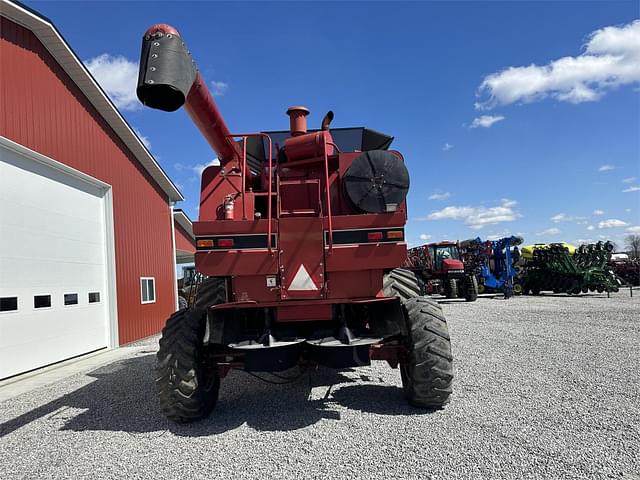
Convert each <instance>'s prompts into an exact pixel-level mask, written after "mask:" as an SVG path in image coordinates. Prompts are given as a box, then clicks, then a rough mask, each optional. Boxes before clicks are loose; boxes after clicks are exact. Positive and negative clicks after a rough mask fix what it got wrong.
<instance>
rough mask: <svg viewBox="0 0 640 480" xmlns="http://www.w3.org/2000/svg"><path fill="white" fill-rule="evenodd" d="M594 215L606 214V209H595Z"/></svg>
mask: <svg viewBox="0 0 640 480" xmlns="http://www.w3.org/2000/svg"><path fill="white" fill-rule="evenodd" d="M593 215H604V210H600V209H596V210H594V211H593Z"/></svg>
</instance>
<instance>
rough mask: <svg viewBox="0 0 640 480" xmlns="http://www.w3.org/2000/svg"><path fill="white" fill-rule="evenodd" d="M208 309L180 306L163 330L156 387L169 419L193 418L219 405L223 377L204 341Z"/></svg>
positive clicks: (199, 416) (178, 420) (183, 419)
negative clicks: (185, 308) (182, 308)
mask: <svg viewBox="0 0 640 480" xmlns="http://www.w3.org/2000/svg"><path fill="white" fill-rule="evenodd" d="M206 319H207V314H206V311H205V310H203V309H200V308H189V309H187V310H179V311H178V312H176V313H174V314H173V315H171V317H170V318H169V320H167V324H166V326H165V327H164V329H163V330H162V338H160V350H159V351H158V355H157V361H158V363H157V369H156V371H157V377H156V387H157V390H158V394H159V397H160V408H161V409H162V412H163V413H164V414H165V415H166V417H167V418H168V419H169V420H172V421H174V422H178V423H186V422H192V421H195V420H199V419H201V418H204V417H206V416H207V415H209V413H211V411H212V410H213V409H214V408H215V406H216V402H217V400H218V391H219V389H220V377H219V376H218V372H217V370H216V365H215V363H214V362H211V361H209V359H208V358H207V353H208V350H207V349H210V348H212V347H209V346H205V345H204V344H203V341H202V340H203V337H204V331H205V326H206Z"/></svg>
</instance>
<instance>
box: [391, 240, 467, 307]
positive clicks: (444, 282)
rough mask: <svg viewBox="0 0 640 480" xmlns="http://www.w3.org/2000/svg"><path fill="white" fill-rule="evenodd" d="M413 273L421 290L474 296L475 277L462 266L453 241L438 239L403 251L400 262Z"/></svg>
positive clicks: (431, 293)
mask: <svg viewBox="0 0 640 480" xmlns="http://www.w3.org/2000/svg"><path fill="white" fill-rule="evenodd" d="M404 266H405V267H406V268H407V269H408V270H410V271H412V272H414V273H415V275H416V276H417V277H418V279H419V280H420V282H421V286H422V288H423V291H424V293H426V294H428V295H433V294H440V295H445V296H446V297H447V298H464V299H465V300H466V301H467V302H473V301H475V300H476V299H477V298H478V278H477V276H476V272H475V271H474V270H473V269H469V268H465V267H467V265H466V264H465V263H464V262H463V261H462V259H461V255H460V249H459V248H458V244H457V243H455V242H440V243H430V244H428V245H422V246H420V247H414V248H411V249H409V250H408V251H407V261H406V262H405V265H404Z"/></svg>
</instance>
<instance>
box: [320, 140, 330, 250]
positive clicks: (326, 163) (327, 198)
mask: <svg viewBox="0 0 640 480" xmlns="http://www.w3.org/2000/svg"><path fill="white" fill-rule="evenodd" d="M322 143H323V149H322V151H323V152H324V183H325V186H324V189H325V194H326V195H325V203H326V204H327V226H328V227H329V253H332V252H333V224H332V221H331V193H330V192H329V155H327V137H326V136H325V135H322Z"/></svg>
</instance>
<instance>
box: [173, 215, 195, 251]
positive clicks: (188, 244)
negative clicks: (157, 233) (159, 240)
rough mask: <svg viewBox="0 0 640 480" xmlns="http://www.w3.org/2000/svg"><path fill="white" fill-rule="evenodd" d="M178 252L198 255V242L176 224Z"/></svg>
mask: <svg viewBox="0 0 640 480" xmlns="http://www.w3.org/2000/svg"><path fill="white" fill-rule="evenodd" d="M175 225H176V227H175V228H176V250H181V251H183V252H189V253H196V242H195V241H194V240H193V238H192V237H191V235H189V233H187V232H186V231H185V230H184V228H182V226H181V225H180V224H179V223H177V222H176V224H175Z"/></svg>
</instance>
